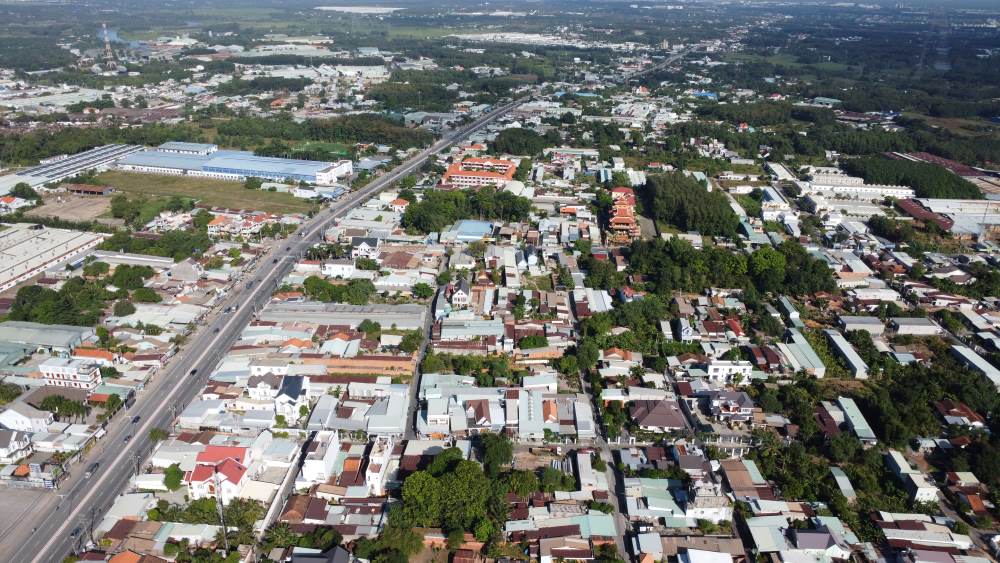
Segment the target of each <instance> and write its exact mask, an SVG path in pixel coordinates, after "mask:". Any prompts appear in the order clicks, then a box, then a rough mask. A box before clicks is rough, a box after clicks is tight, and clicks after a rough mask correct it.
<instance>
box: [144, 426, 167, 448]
mask: <svg viewBox="0 0 1000 563" xmlns="http://www.w3.org/2000/svg"><path fill="white" fill-rule="evenodd" d="M169 437H170V431H169V430H167V429H166V428H150V429H149V441H151V442H153V443H154V444H155V443H157V442H162V441H164V440H166V439H167V438H169Z"/></svg>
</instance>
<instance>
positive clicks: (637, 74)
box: [618, 47, 697, 83]
mask: <svg viewBox="0 0 1000 563" xmlns="http://www.w3.org/2000/svg"><path fill="white" fill-rule="evenodd" d="M696 48H697V47H691V48H689V49H684V50H683V51H681V52H679V53H674V54H673V55H670V56H669V57H667V58H666V59H663V60H662V61H660V62H658V63H656V64H655V65H653V66H649V67H646V68H644V69H642V70H637V71H635V72H629V73H627V74H624V75H622V76H621V78H619V79H618V82H621V83H626V82H628V81H629V80H632V79H633V78H638V77H640V76H642V75H644V74H649V73H651V72H655V71H657V70H660V69H662V68H666V67H668V66H670V65H672V64H674V63H675V62H677V61H679V60H681V59H683V58H684V57H685V56H687V55H688V54H689V53H691V52H692V51H694V50H695V49H696Z"/></svg>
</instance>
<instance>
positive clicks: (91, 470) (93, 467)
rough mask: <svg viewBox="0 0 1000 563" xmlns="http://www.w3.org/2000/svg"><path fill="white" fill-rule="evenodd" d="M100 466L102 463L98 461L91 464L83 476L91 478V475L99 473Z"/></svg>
mask: <svg viewBox="0 0 1000 563" xmlns="http://www.w3.org/2000/svg"><path fill="white" fill-rule="evenodd" d="M100 466H101V464H100V463H98V462H96V461H95V462H94V463H91V464H90V466H89V467H87V471H85V472H84V473H83V478H84V479H90V478H91V477H93V476H94V473H97V468H98V467H100Z"/></svg>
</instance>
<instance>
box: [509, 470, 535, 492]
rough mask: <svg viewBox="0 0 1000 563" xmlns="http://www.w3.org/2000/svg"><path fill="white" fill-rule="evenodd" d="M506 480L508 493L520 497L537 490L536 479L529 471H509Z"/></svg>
mask: <svg viewBox="0 0 1000 563" xmlns="http://www.w3.org/2000/svg"><path fill="white" fill-rule="evenodd" d="M507 480H508V483H509V488H510V491H511V492H512V493H514V494H516V495H518V496H521V497H526V496H528V495H530V494H531V493H533V492H535V491H537V490H538V486H539V484H538V477H537V476H535V474H534V473H532V472H531V471H511V472H510V475H509V476H508V477H507Z"/></svg>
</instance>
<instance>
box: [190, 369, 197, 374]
mask: <svg viewBox="0 0 1000 563" xmlns="http://www.w3.org/2000/svg"><path fill="white" fill-rule="evenodd" d="M188 375H198V368H194V369H193V370H191V371H189V372H188Z"/></svg>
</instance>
